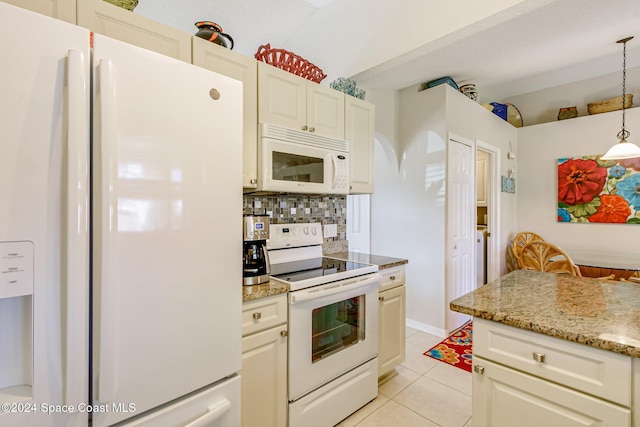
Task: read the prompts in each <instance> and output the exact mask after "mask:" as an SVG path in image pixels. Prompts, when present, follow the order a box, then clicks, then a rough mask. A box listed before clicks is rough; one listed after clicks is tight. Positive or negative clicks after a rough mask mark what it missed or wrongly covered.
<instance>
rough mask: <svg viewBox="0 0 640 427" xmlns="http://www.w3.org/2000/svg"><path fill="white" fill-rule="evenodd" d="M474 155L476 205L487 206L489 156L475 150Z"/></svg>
mask: <svg viewBox="0 0 640 427" xmlns="http://www.w3.org/2000/svg"><path fill="white" fill-rule="evenodd" d="M476 153H477V155H476V156H477V157H476V206H479V207H486V206H487V166H488V161H489V156H488V155H487V153H485V152H483V151H477V152H476Z"/></svg>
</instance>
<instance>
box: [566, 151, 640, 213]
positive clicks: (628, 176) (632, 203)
mask: <svg viewBox="0 0 640 427" xmlns="http://www.w3.org/2000/svg"><path fill="white" fill-rule="evenodd" d="M558 222H585V223H589V222H591V223H593V222H597V223H618V224H640V158H634V159H626V160H615V161H604V160H601V159H600V156H584V157H574V158H564V159H558Z"/></svg>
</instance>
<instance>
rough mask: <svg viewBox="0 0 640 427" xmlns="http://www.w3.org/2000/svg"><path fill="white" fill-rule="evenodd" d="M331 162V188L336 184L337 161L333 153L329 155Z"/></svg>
mask: <svg viewBox="0 0 640 427" xmlns="http://www.w3.org/2000/svg"><path fill="white" fill-rule="evenodd" d="M331 164H332V165H333V182H332V183H331V188H336V185H337V184H338V161H337V160H336V156H335V154H332V155H331Z"/></svg>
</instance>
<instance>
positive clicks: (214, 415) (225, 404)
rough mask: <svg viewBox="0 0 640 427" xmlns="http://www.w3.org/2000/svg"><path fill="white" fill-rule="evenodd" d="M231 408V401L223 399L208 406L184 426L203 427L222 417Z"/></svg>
mask: <svg viewBox="0 0 640 427" xmlns="http://www.w3.org/2000/svg"><path fill="white" fill-rule="evenodd" d="M230 410H231V402H229V400H228V399H223V400H221V401H220V402H216V403H214V404H213V405H211V406H209V410H208V411H207V413H205V414H204V415H203V416H201V417H200V418H196V419H195V420H193V421H192V422H190V423H189V424H187V425H185V427H205V426H210V425H211V424H212V423H213V421H217V420H219V419H220V418H222V417H224V416H225V415H226V414H227V413H228V412H229V411H230Z"/></svg>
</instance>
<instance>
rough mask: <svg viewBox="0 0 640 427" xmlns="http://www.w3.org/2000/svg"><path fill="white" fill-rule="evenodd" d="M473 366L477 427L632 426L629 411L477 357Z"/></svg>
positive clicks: (475, 421) (473, 392)
mask: <svg viewBox="0 0 640 427" xmlns="http://www.w3.org/2000/svg"><path fill="white" fill-rule="evenodd" d="M474 333H475V332H474ZM473 365H474V373H473V380H472V382H473V389H472V394H473V417H472V418H473V425H474V426H475V427H495V426H518V427H524V426H526V427H530V426H536V427H537V426H549V427H551V426H562V427H578V426H581V427H585V426H592V427H595V426H599V427H629V426H631V418H632V416H631V409H630V408H624V407H621V406H619V405H615V404H613V403H611V402H607V401H604V400H601V399H598V398H596V397H593V396H589V395H587V394H585V393H580V392H579V391H576V390H572V389H570V388H567V387H563V386H560V385H558V384H554V383H552V382H550V381H545V380H542V379H540V378H536V377H534V376H532V375H529V374H524V373H522V372H519V371H516V370H514V369H509V368H506V367H504V366H502V365H498V364H497V363H492V362H489V361H487V360H484V359H482V358H481V357H476V355H475V354H474V355H473Z"/></svg>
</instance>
